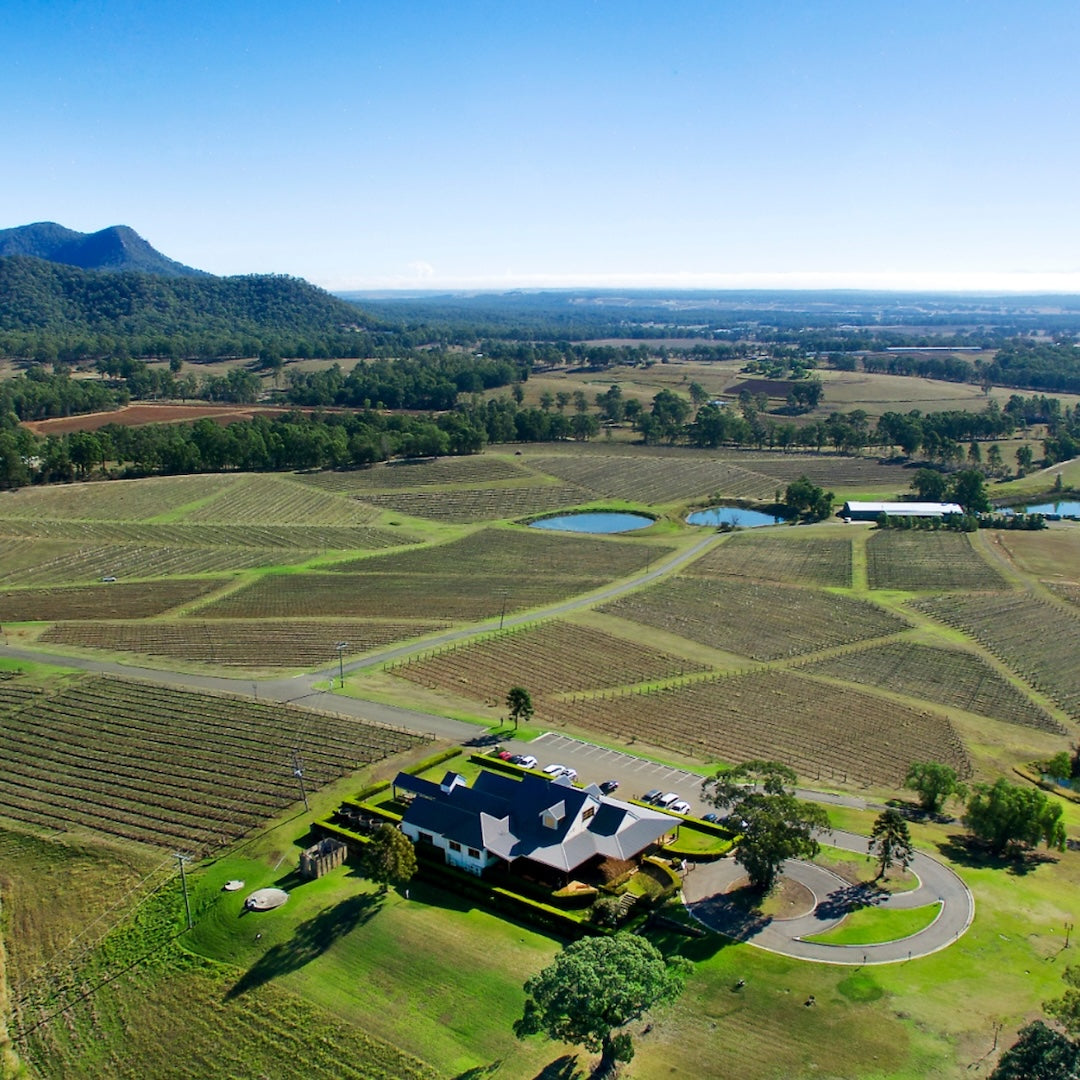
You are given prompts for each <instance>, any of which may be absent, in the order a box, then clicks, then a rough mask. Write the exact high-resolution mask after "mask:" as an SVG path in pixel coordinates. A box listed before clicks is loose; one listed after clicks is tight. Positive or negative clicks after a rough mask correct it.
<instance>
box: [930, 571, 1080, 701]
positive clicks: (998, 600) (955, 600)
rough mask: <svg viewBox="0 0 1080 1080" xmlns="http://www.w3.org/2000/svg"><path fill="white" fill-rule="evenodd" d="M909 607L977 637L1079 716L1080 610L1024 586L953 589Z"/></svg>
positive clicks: (1006, 663) (1001, 659)
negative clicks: (966, 591)
mask: <svg viewBox="0 0 1080 1080" xmlns="http://www.w3.org/2000/svg"><path fill="white" fill-rule="evenodd" d="M911 607H913V608H914V609H915V610H916V611H921V612H923V613H925V614H927V615H930V616H932V617H933V618H935V619H937V620H939V621H940V622H942V623H945V624H946V625H947V626H951V627H953V628H955V629H957V630H960V631H962V632H963V633H965V634H967V635H968V636H969V637H971V638H974V639H975V640H976V641H977V642H979V644H981V645H982V646H983V647H984V648H986V649H987V650H988V651H989V652H991V653H993V654H994V656H996V657H997V658H998V660H1000V661H1001V662H1002V663H1003V664H1004V665H1006V666H1007V667H1008V668H1010V669H1011V670H1012V671H1014V672H1015V673H1016V674H1017V675H1019V676H1020V677H1021V678H1022V679H1024V680H1025V681H1026V682H1028V683H1030V684H1031V685H1032V686H1034V687H1035V688H1036V689H1038V690H1041V691H1042V692H1043V693H1044V694H1046V695H1047V697H1049V698H1050V699H1051V700H1052V701H1054V702H1055V704H1057V705H1058V706H1060V707H1061V708H1062V709H1063V710H1065V712H1067V713H1068V714H1069V716H1070V717H1072V719H1074V720H1080V666H1078V665H1077V663H1076V657H1077V656H1078V655H1080V612H1075V611H1073V610H1071V609H1069V608H1068V607H1067V606H1066V605H1065V604H1060V603H1056V602H1052V601H1050V600H1046V599H1043V598H1041V597H1037V596H1034V595H1032V594H1031V593H1029V592H1027V591H1022V590H1014V591H1011V592H997V593H985V594H966V595H965V594H963V593H954V594H950V595H946V596H936V597H932V598H929V599H924V600H914V601H912V602H911Z"/></svg>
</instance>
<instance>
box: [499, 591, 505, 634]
mask: <svg viewBox="0 0 1080 1080" xmlns="http://www.w3.org/2000/svg"><path fill="white" fill-rule="evenodd" d="M505 618H506V590H505V589H503V590H502V607H501V608H500V609H499V629H500V630H501V629H502V628H503V619H505Z"/></svg>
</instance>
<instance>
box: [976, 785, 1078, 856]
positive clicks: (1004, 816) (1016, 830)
mask: <svg viewBox="0 0 1080 1080" xmlns="http://www.w3.org/2000/svg"><path fill="white" fill-rule="evenodd" d="M964 824H965V825H966V826H967V827H968V828H969V829H970V830H971V831H972V833H973V834H974V835H975V836H976V837H977V838H978V839H979V840H982V841H983V842H984V843H985V844H986V845H987V846H988V847H989V848H990V850H991V851H993V852H995V853H996V854H1002V853H1004V852H1005V851H1007V850H1008V849H1009V848H1025V847H1036V846H1037V845H1038V844H1046V846H1047V847H1052V848H1057V849H1058V850H1060V851H1064V850H1065V823H1064V822H1063V821H1062V807H1061V803H1060V802H1058V801H1057V800H1054V799H1048V798H1047V797H1046V796H1045V795H1044V794H1043V793H1042V792H1041V791H1039V790H1038V789H1037V788H1033V787H1022V786H1020V785H1019V784H1010V783H1009V782H1008V780H1005V779H1004V778H1002V779H999V780H997V781H996V782H995V783H993V784H977V785H976V786H975V790H974V793H973V794H972V796H971V800H970V801H969V802H968V807H967V813H965V814H964Z"/></svg>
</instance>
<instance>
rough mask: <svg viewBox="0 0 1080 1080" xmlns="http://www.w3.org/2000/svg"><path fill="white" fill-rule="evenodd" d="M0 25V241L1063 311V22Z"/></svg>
mask: <svg viewBox="0 0 1080 1080" xmlns="http://www.w3.org/2000/svg"><path fill="white" fill-rule="evenodd" d="M0 13H2V16H3V18H2V23H0V25H2V27H3V32H2V35H0V100H2V101H3V103H4V105H3V108H2V110H0V133H2V136H3V145H4V147H5V148H6V151H7V152H6V154H5V155H4V159H5V160H4V167H3V169H2V170H0V206H2V207H3V215H2V217H0V228H4V227H11V226H15V225H22V224H27V223H29V222H32V221H46V220H51V221H58V222H60V223H61V224H64V225H67V226H69V227H71V228H74V229H79V230H81V231H86V232H91V231H95V230H97V229H100V228H103V227H105V226H107V225H113V224H127V225H131V226H132V227H134V228H135V229H136V230H138V231H139V232H140V233H141V234H142V235H143V236H145V237H146V238H147V239H148V240H149V241H150V242H151V243H152V244H154V246H155V247H157V248H158V249H159V250H161V251H163V252H165V254H167V255H169V256H171V257H172V258H176V259H179V260H181V261H182V262H186V263H189V264H191V265H193V266H197V267H200V268H202V269H206V270H209V271H211V272H213V273H219V274H235V273H253V272H275V273H289V274H296V275H299V276H302V277H306V278H308V279H309V280H311V281H314V282H316V283H318V284H321V285H324V286H326V287H330V288H339V289H344V288H380V287H395V286H398V287H415V286H419V285H422V286H426V287H432V288H435V287H450V286H488V287H502V286H506V287H512V286H516V285H575V284H583V285H640V286H647V285H674V284H679V285H684V286H706V287H711V286H717V287H720V286H724V285H731V286H741V285H763V286H783V285H791V286H805V285H822V286H831V285H848V286H860V285H863V286H867V287H878V286H883V287H900V288H904V287H912V288H917V287H924V286H925V287H938V288H1013V289H1045V288H1061V289H1069V290H1071V291H1077V290H1080V140H1078V132H1080V79H1078V78H1077V77H1076V74H1075V68H1076V63H1077V59H1078V57H1080V4H1077V3H1076V2H1075V0H1060V2H1059V0H1043V2H1039V0H1036V2H1033V3H1032V4H1024V5H1022V4H1020V3H1017V2H1016V0H1009V2H998V0H973V2H963V0H937V2H934V3H928V2H923V0H912V2H905V3H903V4H897V3H883V2H875V0H861V2H847V0H835V2H815V0H790V2H771V0H757V2H753V3H752V2H750V0H739V2H734V0H712V2H698V0H686V2H680V0H667V2H665V3H664V4H660V3H657V2H656V0H651V2H648V3H645V2H637V0H618V2H608V0H599V2H590V0H576V2H573V3H563V2H561V0H543V2H538V0H498V2H474V0H456V2H451V0H445V2H441V3H436V2H430V0H393V2H391V0H378V2H375V0H368V2H363V0H354V2H351V0H340V2H329V0H307V2H304V3H295V2H294V3H288V2H283V0H261V2H259V3H248V2H243V0H240V2H229V0H217V2H214V3H204V2H201V0H185V2H183V3H179V2H170V3H166V2H156V0H140V2H137V3H135V2H133V3H126V2H123V3H122V2H110V0H96V2H94V0H78V2H73V0H65V2H53V0H36V2H30V3H24V2H21V0H0Z"/></svg>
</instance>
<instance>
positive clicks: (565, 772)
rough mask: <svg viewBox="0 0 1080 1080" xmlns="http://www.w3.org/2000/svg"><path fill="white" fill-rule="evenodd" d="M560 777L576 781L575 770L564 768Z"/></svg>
mask: <svg viewBox="0 0 1080 1080" xmlns="http://www.w3.org/2000/svg"><path fill="white" fill-rule="evenodd" d="M562 775H563V776H565V777H566V779H567V780H576V779H577V769H571V768H569V767H567V768H564V769H563V771H562Z"/></svg>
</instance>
